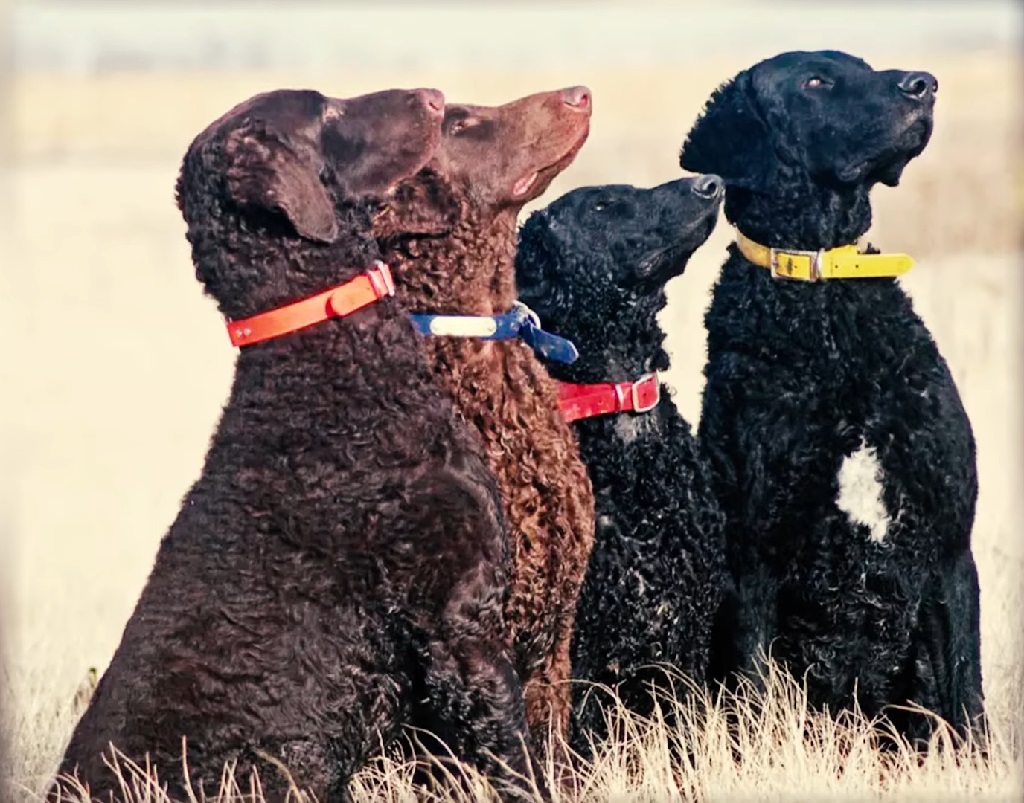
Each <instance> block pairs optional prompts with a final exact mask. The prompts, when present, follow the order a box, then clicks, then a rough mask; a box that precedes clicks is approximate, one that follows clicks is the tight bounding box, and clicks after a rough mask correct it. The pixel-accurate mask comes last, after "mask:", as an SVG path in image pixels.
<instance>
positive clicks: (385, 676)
mask: <svg viewBox="0 0 1024 803" xmlns="http://www.w3.org/2000/svg"><path fill="white" fill-rule="evenodd" d="M440 103H441V101H440V93H434V94H428V93H425V92H423V91H422V90H421V91H411V92H406V91H399V90H392V91H388V92H382V93H375V94H373V95H368V96H363V97H361V98H354V99H350V100H347V101H339V100H334V99H329V98H324V97H323V96H322V95H320V94H319V93H315V92H298V91H280V92H275V93H268V94H266V95H262V96H258V97H257V98H256V99H254V100H253V101H250V102H249V103H246V104H243V105H242V106H240V107H238V108H236V109H235V110H234V111H233V112H231V113H229V114H227V115H225V116H224V117H222V118H221V119H220V120H218V121H217V122H216V123H214V124H213V125H212V126H211V127H210V129H208V130H207V131H206V132H204V133H203V134H202V135H200V136H199V137H198V138H197V139H196V141H195V142H194V143H193V145H192V147H191V148H190V149H189V151H188V153H187V154H186V156H185V160H184V163H183V166H182V171H181V175H180V178H179V181H178V187H177V189H178V198H179V205H180V207H181V209H182V213H183V215H184V217H185V220H186V222H187V224H188V238H189V241H190V242H191V244H192V248H193V259H194V262H195V265H196V274H197V276H198V277H199V279H200V281H201V282H202V283H203V285H204V286H205V290H206V292H207V293H208V294H209V295H210V296H212V297H213V298H214V299H215V300H216V302H217V304H218V306H219V308H220V310H221V312H222V313H224V314H225V315H226V316H227V317H228V318H231V319H238V318H240V317H243V316H248V315H251V314H253V313H257V312H260V311H263V310H265V309H267V308H270V307H274V306H277V305H280V304H282V303H286V302H288V301H291V300H295V299H297V298H301V297H303V296H307V295H309V294H312V293H316V292H319V291H323V290H325V289H327V288H329V287H332V286H334V285H337V284H340V283H342V282H345V281H347V280H349V279H352V278H354V277H355V276H356V275H357V274H359V273H362V272H364V271H366V270H367V269H368V268H370V267H371V265H372V263H373V261H374V260H375V259H377V258H378V257H379V249H378V248H377V245H376V242H375V240H374V237H373V231H372V228H371V213H372V212H373V207H374V205H375V204H376V203H377V202H378V199H380V198H381V197H382V196H384V195H386V193H387V191H388V188H389V186H390V185H392V184H393V183H394V182H396V181H398V180H400V179H402V178H405V177H408V176H409V175H411V174H413V173H414V172H415V171H416V170H418V169H419V168H420V167H422V165H423V164H424V163H425V162H426V160H427V159H428V158H429V157H430V155H431V154H432V153H433V152H434V150H435V149H436V146H437V143H438V141H439V137H440V126H439V123H440V115H439V109H440ZM357 154H358V155H357ZM506 561H507V537H506V534H505V532H504V528H503V523H502V515H501V510H500V500H499V497H498V494H497V489H496V487H495V484H494V480H493V477H491V475H490V473H489V471H488V470H487V467H486V463H485V461H484V458H483V455H482V453H481V450H480V447H479V444H478V441H477V439H476V437H475V435H473V434H472V432H471V430H470V429H469V428H468V427H466V426H465V425H464V424H463V423H462V422H461V421H459V419H458V417H457V416H456V414H455V412H454V410H453V408H452V406H451V404H450V403H449V402H448V401H447V400H446V398H445V397H444V394H443V392H442V391H441V389H440V388H439V387H438V386H437V382H436V380H435V378H434V376H433V373H432V372H431V371H430V370H429V368H428V366H427V364H426V362H425V360H424V359H423V356H422V350H421V348H420V345H419V338H418V336H417V335H416V334H415V331H414V330H413V328H412V326H411V324H410V322H409V320H408V317H407V315H406V313H405V311H404V310H403V308H402V307H401V305H400V304H399V303H398V302H397V301H396V300H395V299H392V298H385V299H383V300H381V301H379V302H377V303H375V304H371V305H370V306H368V307H366V308H364V309H362V310H359V311H358V312H356V313H353V314H351V315H349V316H347V317H345V318H341V319H333V320H330V321H325V322H322V323H319V324H316V325H314V326H311V327H308V328H306V329H302V330H300V331H298V332H294V333H292V334H289V335H286V336H283V337H280V338H277V339H273V340H269V341H266V342H262V343H256V344H253V345H250V346H247V347H245V348H243V349H242V351H241V353H240V354H239V356H238V361H237V366H236V373H235V378H234V383H233V386H232V389H231V395H230V398H229V400H228V403H227V406H226V407H225V409H224V413H223V416H222V418H221V421H220V423H219V425H218V427H217V430H216V432H215V434H214V435H213V438H212V442H211V445H210V448H209V452H208V454H207V458H206V463H205V465H204V468H203V471H202V474H201V476H200V478H199V479H198V481H197V482H196V483H195V485H194V486H193V487H192V488H191V490H190V491H189V493H188V495H187V496H186V498H185V500H184V503H183V505H182V509H181V512H180V513H179V515H178V517H177V519H176V521H175V522H174V524H173V525H172V526H171V529H170V531H169V532H168V533H167V535H166V536H165V537H164V539H163V541H162V542H161V544H160V548H159V552H158V555H157V557H156V563H155V566H154V568H153V571H152V573H151V575H150V577H149V579H148V582H147V584H146V587H145V588H144V590H143V592H142V595H141V598H140V600H139V602H138V604H137V606H136V609H135V611H134V613H133V614H132V616H131V618H130V620H129V621H128V624H127V626H126V628H125V631H124V634H123V637H122V640H121V643H120V645H119V646H118V648H117V651H116V653H115V655H114V657H113V660H112V661H111V664H110V666H109V668H108V669H107V671H106V672H105V674H104V676H103V678H102V679H101V681H100V683H99V685H98V687H97V689H96V693H95V695H94V697H93V699H92V701H91V704H90V706H89V708H88V709H87V711H86V712H85V714H84V715H83V717H82V719H81V721H80V722H79V723H78V726H77V727H76V729H75V731H74V733H73V735H72V737H71V742H70V744H69V746H68V748H67V751H66V753H65V756H64V760H63V761H62V763H61V767H60V770H61V772H62V773H74V772H77V775H78V777H79V778H80V779H81V780H82V781H84V782H85V783H87V784H88V785H89V786H90V788H91V793H92V795H93V796H95V797H100V798H103V799H106V798H108V797H111V796H113V797H119V796H120V790H119V789H118V786H117V782H116V779H115V778H114V776H113V774H112V773H111V772H110V771H109V770H108V769H107V768H106V767H105V765H104V760H103V757H102V754H103V753H105V752H106V751H107V749H108V745H109V743H111V742H113V743H114V744H115V745H116V746H117V748H119V749H120V750H121V751H123V752H124V753H125V754H126V755H127V757H128V758H130V759H132V760H134V761H136V762H142V761H143V760H144V756H145V755H146V754H148V758H149V760H150V761H151V762H152V764H153V765H154V766H155V767H157V768H158V769H159V771H160V778H161V780H162V781H163V782H165V783H167V784H168V792H169V794H170V796H171V798H172V799H174V800H183V799H187V798H186V791H185V790H186V783H188V784H190V785H191V786H192V788H193V789H194V790H195V791H196V793H197V794H201V792H202V791H203V790H205V793H206V794H208V795H209V794H216V793H217V786H218V781H219V779H220V777H221V772H222V770H223V767H224V764H225V763H226V762H237V772H238V773H239V777H240V778H242V779H244V778H245V777H246V776H247V773H248V772H249V771H251V770H258V771H259V773H260V776H261V783H262V785H263V789H264V792H265V796H266V799H267V800H270V801H280V800H283V799H284V798H285V797H286V795H287V794H288V790H289V787H288V784H287V782H286V779H285V777H284V776H283V775H282V774H281V773H280V772H279V771H278V769H277V768H278V766H279V763H280V764H283V765H284V766H285V767H286V768H287V769H288V771H289V772H290V773H291V775H292V777H293V779H294V781H295V783H296V784H297V785H298V787H299V788H300V789H303V790H306V791H309V792H312V793H313V794H314V795H316V797H317V798H318V799H320V800H344V799H346V797H347V793H346V787H347V784H348V781H349V779H350V778H351V776H352V774H353V773H355V772H356V771H357V770H358V769H359V768H360V767H361V766H362V765H363V764H364V763H365V761H366V760H367V759H368V758H369V757H370V756H372V755H373V754H375V753H377V752H379V751H380V750H381V748H382V746H387V745H388V744H390V743H391V742H392V741H393V740H394V739H395V737H396V736H397V735H398V733H399V728H400V727H401V726H402V725H403V724H407V723H411V724H414V725H419V726H422V725H426V726H429V727H430V728H431V729H432V730H433V731H434V732H435V733H436V734H437V735H438V736H439V737H441V738H442V739H443V740H444V741H446V742H447V743H448V745H449V746H450V747H451V748H452V749H453V750H454V752H455V755H456V756H457V757H459V758H462V759H466V760H469V761H471V762H473V763H475V764H476V765H477V766H478V767H479V768H480V769H482V770H483V771H485V772H488V773H492V774H493V775H494V776H495V778H497V779H500V780H501V781H503V782H504V781H506V780H507V779H506V776H505V771H504V769H503V768H502V767H501V765H500V762H505V763H506V764H507V765H508V766H509V767H510V768H511V769H512V770H514V771H515V770H525V769H526V768H527V763H526V759H525V756H524V751H523V750H522V748H521V745H522V742H523V740H524V739H525V738H526V726H525V713H524V706H523V697H522V688H521V685H520V682H519V679H518V676H517V674H516V671H515V668H514V666H513V663H512V660H511V653H510V650H509V648H508V646H507V644H506V629H505V625H504V621H503V610H502V600H503V595H504V590H505V586H506V583H505V564H506ZM183 737H185V738H187V749H188V752H187V760H188V769H189V778H188V779H187V780H186V779H185V778H184V777H183V773H182V763H181V750H182V739H183ZM502 787H503V788H506V789H508V784H505V783H503V784H502ZM58 789H59V787H56V788H55V789H54V793H56V791H57V790H58ZM510 793H511V792H510Z"/></svg>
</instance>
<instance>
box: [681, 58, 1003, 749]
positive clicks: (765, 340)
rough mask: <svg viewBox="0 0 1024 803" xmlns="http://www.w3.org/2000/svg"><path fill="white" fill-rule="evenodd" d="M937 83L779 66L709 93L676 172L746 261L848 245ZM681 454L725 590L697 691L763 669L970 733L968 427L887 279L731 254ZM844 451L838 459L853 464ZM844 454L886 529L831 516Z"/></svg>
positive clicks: (943, 372)
mask: <svg viewBox="0 0 1024 803" xmlns="http://www.w3.org/2000/svg"><path fill="white" fill-rule="evenodd" d="M936 89H937V83H936V81H935V79H934V78H933V77H932V76H931V75H929V74H928V73H905V72H900V71H896V70H888V71H875V70H873V69H872V68H871V67H869V66H868V65H867V64H866V63H865V62H863V61H862V60H860V59H856V58H853V57H851V56H848V55H846V54H843V53H835V52H822V53H786V54H782V55H780V56H776V57H775V58H772V59H768V60H767V61H764V62H761V63H759V64H756V65H754V66H753V67H751V68H749V69H747V70H744V71H743V72H741V73H740V74H739V75H737V76H736V77H735V79H733V80H732V81H730V82H728V83H726V84H724V85H723V86H722V87H720V88H719V89H718V90H717V91H716V92H715V93H714V95H712V97H711V100H710V101H709V103H708V105H707V107H706V109H705V111H704V113H703V115H702V116H701V117H700V118H699V119H698V120H697V122H696V123H695V125H694V126H693V129H692V130H691V131H690V133H689V136H688V138H687V140H686V142H685V144H684V145H683V148H682V151H681V156H680V163H681V165H682V166H683V167H684V168H686V169H689V170H694V171H700V172H707V171H714V172H716V173H719V174H720V175H722V176H723V177H724V178H725V179H726V182H727V186H728V189H727V193H726V200H725V213H726V216H727V218H728V220H729V221H730V222H731V223H732V224H733V225H734V226H736V227H737V228H738V229H739V230H740V231H742V232H743V233H744V234H746V235H747V236H749V237H751V238H752V239H754V240H755V241H757V242H760V243H762V244H764V245H766V246H774V247H780V248H795V249H804V250H814V249H820V248H832V247H835V246H839V245H845V244H850V243H854V242H856V241H857V239H858V238H859V237H861V236H862V235H863V234H864V233H865V232H866V231H867V229H868V227H869V226H870V223H871V206H870V200H869V191H870V190H871V188H872V186H873V185H875V184H876V183H879V182H881V183H883V184H887V185H889V186H896V185H897V184H898V183H899V179H900V176H901V174H902V171H903V169H904V168H905V167H906V165H907V163H908V162H909V161H910V160H911V159H913V158H914V157H916V156H917V155H919V154H920V153H921V151H922V150H923V149H924V147H925V145H926V144H927V142H928V139H929V138H930V136H931V130H932V113H933V105H934V95H935V90H936ZM706 325H707V330H708V362H707V365H706V368H705V376H706V377H707V384H706V386H705V391H704V400H703V414H702V418H701V426H700V431H699V438H700V441H701V444H702V447H703V448H705V449H706V451H707V454H708V456H709V459H710V462H711V465H712V468H713V472H714V481H715V488H716V490H717V493H718V495H719V498H720V499H721V502H722V504H723V507H724V509H725V511H726V515H727V529H726V538H727V542H728V551H729V563H730V567H731V570H732V573H733V575H734V579H735V584H736V585H735V589H734V590H733V591H732V593H730V596H729V599H728V601H727V604H726V605H725V606H724V607H723V617H722V620H721V623H720V629H719V630H718V632H717V635H716V637H715V655H716V659H715V663H716V675H717V676H718V677H722V678H725V677H726V676H728V675H730V674H731V673H732V672H733V671H734V670H739V671H750V670H753V669H754V668H755V667H756V666H757V665H758V663H759V655H760V654H761V653H762V652H770V654H771V655H772V657H773V658H775V659H778V660H780V661H782V662H783V663H785V664H787V665H788V666H789V668H790V669H791V670H792V671H793V672H794V673H795V674H796V676H797V677H802V678H806V682H807V689H808V693H809V696H810V701H811V703H812V704H813V705H815V706H819V707H827V708H828V709H829V710H830V711H832V712H833V713H834V712H837V711H839V710H841V709H845V708H849V707H851V706H852V705H853V704H854V703H856V704H858V705H859V706H860V708H861V709H862V710H863V711H864V712H865V713H866V714H868V715H877V714H879V713H888V714H889V716H890V718H891V719H892V721H893V723H894V724H895V725H896V727H897V728H898V730H899V731H900V732H901V733H903V734H905V735H907V736H909V737H911V738H914V737H918V736H925V735H927V734H928V733H929V732H930V721H927V720H925V719H924V718H922V717H919V716H914V715H911V714H909V713H907V712H905V711H900V710H897V709H894V708H889V706H898V705H901V704H906V703H909V702H914V703H917V704H920V705H924V706H926V707H928V708H930V709H932V710H933V711H935V712H937V713H938V714H940V715H941V716H942V717H944V718H945V719H947V720H948V721H949V722H950V723H952V724H953V725H954V726H955V727H956V728H957V729H958V730H959V731H960V732H961V733H963V732H966V731H967V730H968V729H969V728H970V726H971V723H974V722H980V721H981V719H982V711H983V703H982V686H981V663H980V637H979V609H978V580H977V572H976V570H975V566H974V561H973V558H972V555H971V549H970V535H971V529H972V527H973V523H974V513H975V503H976V498H977V490H978V485H977V473H976V461H975V445H974V438H973V435H972V431H971V425H970V422H969V421H968V419H967V416H966V414H965V412H964V408H963V405H962V404H961V401H960V396H959V394H958V392H957V388H956V385H955V383H954V381H953V378H952V376H951V375H950V372H949V369H948V367H947V365H946V362H945V360H944V359H943V358H942V356H941V355H940V354H939V351H938V349H937V347H936V345H935V343H934V341H933V340H932V337H931V336H930V334H929V332H928V330H927V328H926V327H925V325H924V323H923V322H922V321H921V320H920V318H919V317H918V316H917V315H916V314H915V312H914V310H913V307H912V305H911V302H910V299H909V298H908V296H907V295H906V294H905V293H904V291H903V290H902V289H901V288H900V285H899V283H898V282H897V281H896V280H895V279H888V278H883V279H861V280H846V281H831V282H825V283H813V284H812V283H805V282H799V281H787V280H784V279H780V280H774V279H772V277H771V276H770V274H769V272H768V271H767V270H766V269H764V268H761V267H756V266H754V265H752V264H751V263H749V262H748V261H747V260H746V259H744V258H743V257H742V256H741V255H740V253H739V252H738V251H737V249H736V247H735V246H730V252H729V258H728V260H727V261H726V263H725V265H724V267H723V269H722V273H721V276H720V278H719V280H718V283H717V285H716V287H715V289H714V293H713V300H712V303H711V305H710V308H709V309H708V312H707V316H706ZM852 456H856V457H852ZM854 459H860V460H861V461H863V465H867V466H868V469H867V470H868V471H869V472H871V471H873V472H874V478H873V479H872V478H871V477H870V476H868V483H869V484H871V483H874V484H876V486H877V487H878V489H879V490H880V497H881V504H882V505H883V506H884V511H883V513H884V516H883V517H882V518H881V519H880V520H879V521H880V522H881V523H879V521H876V522H874V523H875V525H876V528H875V529H874V530H871V529H869V527H868V526H866V524H865V523H862V522H868V521H869V519H868V518H867V517H865V516H864V515H862V514H861V513H859V512H856V511H855V512H854V514H851V515H848V513H847V512H844V511H847V510H850V504H849V502H847V501H841V500H840V498H839V496H840V493H841V483H840V479H839V476H838V475H839V473H840V470H841V468H842V467H843V466H844V465H846V466H850V465H852V464H850V463H846V462H845V461H847V460H854Z"/></svg>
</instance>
